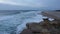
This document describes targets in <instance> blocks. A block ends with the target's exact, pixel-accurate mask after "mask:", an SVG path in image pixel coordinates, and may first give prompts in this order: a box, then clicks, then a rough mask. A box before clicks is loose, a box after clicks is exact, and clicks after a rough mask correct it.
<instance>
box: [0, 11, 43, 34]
mask: <svg viewBox="0 0 60 34" xmlns="http://www.w3.org/2000/svg"><path fill="white" fill-rule="evenodd" d="M6 13H7V12H6ZM40 13H41V11H26V12H24V11H20V12H19V13H15V14H10V13H9V14H6V15H1V16H0V34H19V33H21V32H22V31H23V29H25V28H26V24H27V23H32V22H37V23H38V22H40V21H42V18H43V17H42V15H40Z"/></svg>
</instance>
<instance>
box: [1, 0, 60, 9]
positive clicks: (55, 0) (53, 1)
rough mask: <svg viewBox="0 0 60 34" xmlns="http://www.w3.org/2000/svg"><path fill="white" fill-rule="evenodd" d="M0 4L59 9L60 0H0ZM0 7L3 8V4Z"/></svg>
mask: <svg viewBox="0 0 60 34" xmlns="http://www.w3.org/2000/svg"><path fill="white" fill-rule="evenodd" d="M0 4H4V5H6V6H7V5H8V6H9V5H10V6H19V8H20V7H21V6H22V7H24V8H25V7H31V8H39V9H41V8H44V9H60V0H0ZM0 7H1V8H4V7H3V6H0ZM22 7H21V8H22ZM12 8H13V7H12ZM6 9H8V8H6Z"/></svg>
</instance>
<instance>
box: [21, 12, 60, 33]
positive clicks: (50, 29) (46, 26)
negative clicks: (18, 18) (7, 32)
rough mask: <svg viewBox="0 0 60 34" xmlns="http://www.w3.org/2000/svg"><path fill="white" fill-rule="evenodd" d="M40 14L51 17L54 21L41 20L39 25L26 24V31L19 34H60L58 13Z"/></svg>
mask: <svg viewBox="0 0 60 34" xmlns="http://www.w3.org/2000/svg"><path fill="white" fill-rule="evenodd" d="M42 14H43V15H44V16H48V17H52V18H54V20H52V21H50V20H49V18H43V21H41V22H39V23H35V22H32V23H27V24H26V27H27V29H24V30H23V31H22V32H21V33H20V34H60V19H59V18H60V16H59V15H60V12H43V13H42ZM56 17H58V18H56Z"/></svg>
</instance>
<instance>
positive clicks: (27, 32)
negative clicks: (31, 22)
mask: <svg viewBox="0 0 60 34" xmlns="http://www.w3.org/2000/svg"><path fill="white" fill-rule="evenodd" d="M20 34H33V33H32V31H31V30H29V29H24V30H23V31H22V32H21V33H20Z"/></svg>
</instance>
